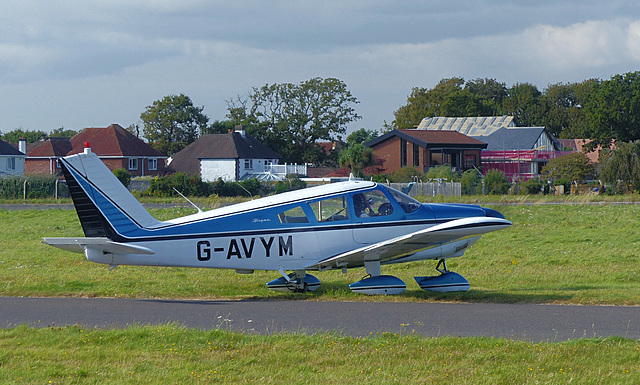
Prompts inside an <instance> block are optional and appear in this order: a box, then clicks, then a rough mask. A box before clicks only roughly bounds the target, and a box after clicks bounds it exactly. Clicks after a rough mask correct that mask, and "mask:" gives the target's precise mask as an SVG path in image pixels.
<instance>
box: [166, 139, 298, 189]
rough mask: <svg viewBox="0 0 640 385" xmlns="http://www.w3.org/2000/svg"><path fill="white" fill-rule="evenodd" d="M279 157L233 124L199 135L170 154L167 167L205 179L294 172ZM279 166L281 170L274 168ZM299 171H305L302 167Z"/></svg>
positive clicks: (272, 175) (276, 177)
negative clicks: (225, 130)
mask: <svg viewBox="0 0 640 385" xmlns="http://www.w3.org/2000/svg"><path fill="white" fill-rule="evenodd" d="M280 159H281V156H280V155H278V154H277V153H275V152H274V151H272V150H271V149H270V148H268V147H267V146H265V145H264V144H262V143H260V141H258V140H257V139H256V138H254V137H252V136H251V135H249V134H247V133H246V131H245V130H244V129H242V128H240V127H237V128H236V129H235V130H231V131H230V132H229V133H227V134H207V135H202V136H201V137H200V138H198V139H197V140H196V141H195V142H193V143H191V144H190V145H188V146H187V147H185V148H184V149H183V150H182V151H180V152H178V153H176V154H175V155H174V156H173V158H172V159H171V162H170V163H169V169H170V170H171V171H174V172H185V173H187V174H195V175H198V176H200V177H201V178H202V180H204V181H207V182H213V181H216V180H218V178H222V180H224V181H238V180H241V179H247V178H252V177H255V178H259V179H267V180H269V179H271V180H272V179H278V178H282V177H284V175H286V174H287V172H286V171H287V169H289V171H291V172H289V173H297V172H295V171H296V168H295V167H294V166H292V165H288V166H289V167H287V165H283V166H280V165H278V162H279V161H280ZM282 167H284V169H283V170H284V172H281V171H280V170H278V169H279V168H282ZM298 167H299V166H298ZM299 171H300V173H302V172H304V173H306V167H304V170H303V169H301V170H299Z"/></svg>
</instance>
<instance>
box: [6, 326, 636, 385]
mask: <svg viewBox="0 0 640 385" xmlns="http://www.w3.org/2000/svg"><path fill="white" fill-rule="evenodd" d="M0 382H1V383H3V384H11V383H15V384H25V383H27V384H28V383H34V384H47V383H51V384H98V383H100V384H103V383H117V384H141V383H145V384H148V383H154V384H182V383H237V384H252V383H253V384H255V383H260V384H284V383H287V384H289V383H290V384H344V383H350V384H432V383H438V384H440V383H447V384H538V383H543V384H567V383H578V384H603V383H606V384H637V383H638V382H640V342H638V341H630V340H625V339H621V338H608V339H581V340H575V341H567V342H551V343H532V342H527V341H516V340H507V339H493V338H486V337H473V338H456V337H437V338H430V337H421V336H416V335H411V334H410V333H409V334H406V335H397V334H381V335H372V336H370V337H367V338H357V337H347V336H342V335H338V334H332V333H323V334H313V335H301V334H277V335H253V334H237V333H233V332H231V331H228V330H221V329H218V330H211V331H200V330H194V329H186V328H182V327H178V326H175V325H159V326H134V327H129V328H126V329H121V330H100V329H85V328H83V327H81V326H73V327H63V328H58V327H49V328H40V329H36V328H29V327H26V326H21V327H17V328H13V329H8V330H0Z"/></svg>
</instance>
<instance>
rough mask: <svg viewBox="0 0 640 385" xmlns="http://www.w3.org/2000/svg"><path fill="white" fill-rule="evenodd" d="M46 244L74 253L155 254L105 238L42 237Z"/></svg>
mask: <svg viewBox="0 0 640 385" xmlns="http://www.w3.org/2000/svg"><path fill="white" fill-rule="evenodd" d="M43 242H44V243H46V244H47V245H50V246H53V247H57V248H59V249H62V250H67V251H71V252H74V253H84V251H85V249H87V248H90V249H95V250H100V251H102V252H103V253H110V254H155V252H154V251H153V250H151V249H148V248H146V247H142V246H135V245H129V244H127V243H118V242H113V241H110V240H109V239H107V238H102V237H100V238H43Z"/></svg>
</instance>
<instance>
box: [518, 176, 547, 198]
mask: <svg viewBox="0 0 640 385" xmlns="http://www.w3.org/2000/svg"><path fill="white" fill-rule="evenodd" d="M543 184H544V183H543V182H542V181H541V180H540V179H530V180H527V181H524V182H522V183H520V187H521V188H522V190H523V192H524V193H525V194H531V195H534V194H540V192H541V191H542V186H543Z"/></svg>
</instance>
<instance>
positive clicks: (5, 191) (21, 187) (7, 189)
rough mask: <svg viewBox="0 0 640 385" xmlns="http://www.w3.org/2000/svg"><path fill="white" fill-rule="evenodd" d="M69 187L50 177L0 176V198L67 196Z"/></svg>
mask: <svg viewBox="0 0 640 385" xmlns="http://www.w3.org/2000/svg"><path fill="white" fill-rule="evenodd" d="M69 196H70V195H69V188H68V187H67V184H66V182H65V181H63V180H59V179H57V178H51V177H29V178H25V177H7V178H0V199H42V198H54V199H58V198H68V197H69Z"/></svg>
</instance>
